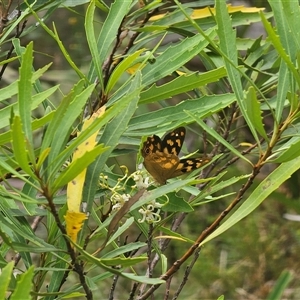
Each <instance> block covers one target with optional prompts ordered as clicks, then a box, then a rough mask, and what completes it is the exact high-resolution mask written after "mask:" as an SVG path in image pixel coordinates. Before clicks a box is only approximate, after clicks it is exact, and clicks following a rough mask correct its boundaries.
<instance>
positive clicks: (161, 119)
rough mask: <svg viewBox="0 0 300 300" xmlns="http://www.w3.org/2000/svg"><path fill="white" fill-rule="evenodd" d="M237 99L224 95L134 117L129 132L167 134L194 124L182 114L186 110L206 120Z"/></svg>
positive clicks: (199, 99)
mask: <svg viewBox="0 0 300 300" xmlns="http://www.w3.org/2000/svg"><path fill="white" fill-rule="evenodd" d="M235 99H236V98H235V95H234V94H223V95H213V96H203V97H201V98H197V99H193V100H188V101H182V102H180V103H179V104H177V105H175V106H169V107H166V108H163V109H159V110H156V111H154V112H149V113H145V114H140V115H138V116H135V117H133V118H132V119H131V120H130V123H129V130H130V133H131V134H132V131H133V130H137V131H138V133H137V135H138V136H141V135H150V134H153V132H157V131H158V129H157V128H159V131H160V132H166V131H169V130H170V127H177V126H180V125H182V124H190V123H191V122H192V121H191V118H190V116H189V115H187V114H183V113H182V112H183V111H184V110H188V111H190V112H192V113H194V114H196V115H197V117H199V118H204V117H206V116H209V115H211V114H213V113H215V112H218V111H220V110H222V109H223V108H225V107H227V106H228V105H230V104H231V103H232V102H234V101H235ZM158 125H159V126H158ZM143 129H147V130H143Z"/></svg>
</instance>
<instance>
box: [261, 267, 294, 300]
mask: <svg viewBox="0 0 300 300" xmlns="http://www.w3.org/2000/svg"><path fill="white" fill-rule="evenodd" d="M292 279H293V275H292V273H291V272H290V271H288V270H286V271H283V272H282V273H281V274H280V277H279V278H278V279H277V281H276V283H275V285H274V286H273V288H272V290H271V292H270V293H269V295H268V297H267V299H266V300H280V299H282V298H283V293H284V291H285V289H286V288H287V287H288V284H289V283H290V282H291V281H292Z"/></svg>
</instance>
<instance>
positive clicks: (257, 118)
mask: <svg viewBox="0 0 300 300" xmlns="http://www.w3.org/2000/svg"><path fill="white" fill-rule="evenodd" d="M245 105H246V110H247V112H248V116H249V120H250V122H251V123H252V124H253V126H254V128H255V129H256V130H257V132H258V133H259V134H260V135H261V136H262V137H263V138H264V139H265V140H266V141H268V140H269V139H268V136H267V133H266V131H265V128H264V125H263V122H262V117H261V113H262V112H261V110H260V103H259V102H258V101H257V98H256V93H255V90H254V88H253V87H252V86H251V87H250V88H249V90H248V93H247V94H246V101H245Z"/></svg>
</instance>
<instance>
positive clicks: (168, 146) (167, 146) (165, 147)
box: [160, 127, 185, 156]
mask: <svg viewBox="0 0 300 300" xmlns="http://www.w3.org/2000/svg"><path fill="white" fill-rule="evenodd" d="M184 138H185V128H184V127H178V128H176V129H175V130H173V131H171V132H169V133H168V134H167V135H166V136H165V137H164V138H163V140H162V142H161V147H162V150H160V151H162V152H163V153H165V154H172V155H176V156H178V154H179V152H180V150H181V147H182V144H183V141H184Z"/></svg>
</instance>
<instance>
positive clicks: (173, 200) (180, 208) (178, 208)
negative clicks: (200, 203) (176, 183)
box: [159, 192, 194, 212]
mask: <svg viewBox="0 0 300 300" xmlns="http://www.w3.org/2000/svg"><path fill="white" fill-rule="evenodd" d="M168 198H169V201H168V202H167V204H166V205H164V206H163V207H162V210H163V211H168V212H191V211H194V209H193V208H192V207H191V205H190V204H189V203H188V202H186V201H185V200H184V199H183V198H181V197H178V196H177V195H176V193H175V192H173V193H169V194H168ZM160 200H161V201H159V202H160V203H166V201H167V199H166V197H163V198H160Z"/></svg>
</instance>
